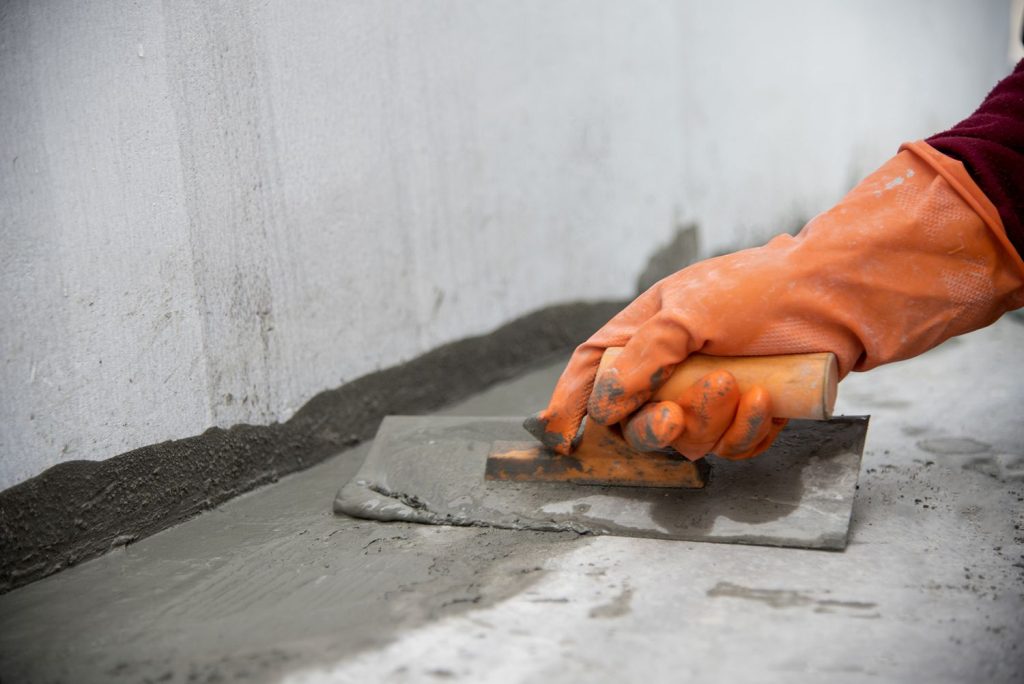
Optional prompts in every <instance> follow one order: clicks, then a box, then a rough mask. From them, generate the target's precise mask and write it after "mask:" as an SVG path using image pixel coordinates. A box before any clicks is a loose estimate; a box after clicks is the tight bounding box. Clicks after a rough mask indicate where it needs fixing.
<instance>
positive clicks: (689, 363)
mask: <svg viewBox="0 0 1024 684" xmlns="http://www.w3.org/2000/svg"><path fill="white" fill-rule="evenodd" d="M621 351H622V347H611V348H609V349H607V350H605V353H604V357H603V358H602V359H601V366H602V367H603V366H605V365H606V364H608V363H611V361H612V360H613V359H614V358H615V357H616V356H618V355H619V353H620V352H621ZM715 370H727V371H729V372H730V373H732V374H733V375H734V376H735V377H736V381H737V382H738V383H739V386H740V391H741V392H745V391H746V390H747V389H748V388H749V387H751V386H752V385H760V386H761V387H763V388H765V389H766V390H768V393H769V394H771V395H772V406H773V411H772V413H773V414H774V415H775V416H776V417H778V418H806V419H810V420H828V419H829V418H831V417H832V408H833V407H834V406H835V403H836V388H837V385H838V384H839V369H838V366H837V364H836V356H835V354H833V353H831V352H820V353H815V354H784V355H779V356H708V355H706V354H692V355H691V356H690V357H688V358H687V359H686V360H685V361H683V362H682V363H681V364H679V365H678V366H676V369H675V370H674V371H673V372H672V376H671V377H669V379H668V381H667V382H665V384H664V385H662V386H661V389H660V390H658V392H657V393H656V394H655V395H654V400H657V401H666V400H667V401H671V400H675V399H677V398H678V397H679V396H680V395H681V394H682V393H683V392H684V391H686V389H687V388H688V387H690V386H691V385H693V384H694V383H695V382H697V381H698V380H700V379H701V378H702V377H704V376H705V375H707V374H708V373H710V372H711V371H715Z"/></svg>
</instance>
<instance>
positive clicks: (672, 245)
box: [636, 224, 700, 293]
mask: <svg viewBox="0 0 1024 684" xmlns="http://www.w3.org/2000/svg"><path fill="white" fill-rule="evenodd" d="M699 252H700V244H699V242H698V236H697V226H695V225H693V224H690V225H687V226H680V227H679V228H678V229H677V230H676V234H675V235H674V236H672V239H671V240H670V241H669V242H668V244H665V245H662V246H661V247H659V248H658V249H657V251H655V252H654V254H653V255H651V258H650V259H649V260H648V261H647V265H646V266H645V267H644V270H643V271H642V272H641V273H640V277H639V278H637V279H636V290H637V292H638V293H639V292H644V291H645V290H647V289H648V288H650V287H651V285H654V284H655V283H656V282H658V281H659V280H661V279H662V278H666V277H668V276H670V275H672V274H673V273H675V272H676V271H678V270H679V269H681V268H685V267H687V266H689V265H690V264H692V263H694V262H696V261H697V258H698V255H699Z"/></svg>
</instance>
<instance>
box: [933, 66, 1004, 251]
mask: <svg viewBox="0 0 1024 684" xmlns="http://www.w3.org/2000/svg"><path fill="white" fill-rule="evenodd" d="M927 142H928V144H929V145H931V146H932V147H934V148H935V149H937V150H938V151H939V152H942V153H943V154H945V155H946V156H948V157H952V158H953V159H957V160H959V161H961V162H963V165H964V166H965V167H967V172H968V173H969V174H971V178H973V179H974V182H975V183H977V184H978V187H979V188H981V191H982V192H984V193H985V196H986V197H988V198H989V200H990V201H991V202H992V204H994V205H995V206H996V209H998V210H999V216H1000V217H1001V218H1002V219H1003V225H1004V226H1005V227H1006V234H1007V236H1009V238H1010V241H1011V242H1013V245H1014V247H1016V248H1017V252H1018V253H1019V254H1020V255H1021V256H1024V60H1021V61H1020V62H1019V63H1018V64H1017V67H1016V68H1015V69H1014V70H1013V73H1012V74H1010V75H1009V76H1007V77H1006V78H1004V79H1003V80H1002V81H1000V82H999V83H998V84H997V85H996V87H995V88H993V89H992V92H990V93H989V94H988V97H986V98H985V101H984V102H982V103H981V106H980V107H978V110H977V111H976V112H974V114H971V115H970V116H969V117H968V118H966V119H964V120H963V121H961V122H960V123H958V124H957V125H956V126H953V127H952V128H951V129H949V130H948V131H945V132H943V133H939V134H937V135H933V136H932V137H930V138H928V140H927Z"/></svg>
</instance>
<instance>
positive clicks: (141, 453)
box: [0, 302, 623, 593]
mask: <svg viewBox="0 0 1024 684" xmlns="http://www.w3.org/2000/svg"><path fill="white" fill-rule="evenodd" d="M622 306H623V303H622V302H604V303H595V304H585V303H575V304H566V305H563V306H555V307H550V308H547V309H544V310H542V311H538V312H536V313H533V314H530V315H528V316H524V317H523V318H520V319H518V320H515V321H513V322H511V323H509V324H507V325H505V326H503V327H501V328H499V329H497V330H495V331H494V332H492V333H490V334H488V335H483V336H481V337H475V338H470V339H466V340H461V341H459V342H455V343H452V344H449V345H445V346H443V347H441V348H439V349H436V350H434V351H432V352H430V353H428V354H425V355H424V356H422V357H419V358H417V359H415V360H413V361H410V362H408V363H405V364H402V365H400V366H397V367H394V368H389V369H386V370H383V371H380V372H377V373H372V374H370V375H367V376H364V377H362V378H359V379H358V380H355V381H353V382H351V383H348V384H346V385H344V386H342V387H339V388H337V389H333V390H329V391H325V392H322V393H320V394H318V395H317V396H315V397H314V398H312V399H311V400H310V401H309V402H307V403H306V404H305V405H304V406H303V407H302V408H301V409H300V410H299V411H298V412H297V413H296V414H295V415H294V416H293V417H292V418H291V419H290V420H288V421H287V422H286V423H283V424H273V425H260V426H257V425H239V426H235V427H233V428H231V429H228V430H223V429H219V428H213V429H210V430H207V431H206V432H204V433H203V434H201V435H198V436H195V437H190V438H187V439H181V440H176V441H171V442H164V443H161V444H155V445H152V446H147V447H144V448H141V449H136V450H134V451H131V452H128V453H125V454H121V455H119V456H116V457H113V458H110V459H107V460H103V461H73V462H68V463H63V464H60V465H58V466H55V467H53V468H50V469H49V470H47V471H46V472H44V473H42V474H41V475H39V476H38V477H35V478H32V479H31V480H28V481H26V482H23V483H21V484H19V485H16V486H14V487H11V488H10V489H7V490H5V491H3V492H0V549H2V553H0V593H2V592H4V591H8V590H10V589H12V588H14V587H17V586H20V585H23V584H26V583H28V582H32V581H34V580H37V579H39V578H41V577H45V576H46V575H49V574H52V573H54V572H57V571H58V570H61V569H63V568H66V567H68V566H71V565H74V564H76V563H78V562H81V561H82V560H85V559H88V558H92V557H95V556H98V555H100V554H102V553H106V552H108V551H110V550H111V549H114V548H118V547H121V546H124V545H125V544H129V543H132V542H134V541H137V540H139V539H142V538H145V537H147V536H149V535H151V534H153V533H155V532H158V531H160V530H162V529H165V528H167V527H170V526H171V525H174V524H177V523H179V522H181V521H183V520H186V519H188V518H191V517H192V516H194V515H196V514H197V513H200V512H201V511H204V510H208V509H210V508H213V507H215V506H217V505H218V504H220V503H222V502H224V501H227V500H229V499H231V498H233V497H235V496H238V495H239V494H241V493H244V492H247V491H250V490H252V489H254V488H256V487H259V486H261V485H265V484H268V483H271V482H275V481H276V480H277V479H278V478H280V477H281V476H283V475H286V474H288V473H291V472H295V471H298V470H302V469H303V468H308V467H310V466H311V465H314V464H316V463H319V462H321V461H323V460H324V459H325V458H327V457H328V456H330V455H333V454H336V453H337V452H338V451H339V450H341V449H343V448H345V447H348V446H353V445H355V444H359V443H360V442H363V441H365V440H367V439H370V438H371V437H372V436H373V434H374V433H375V432H376V430H377V426H378V425H379V424H380V421H381V419H382V418H383V417H384V416H385V415H387V414H391V413H418V412H426V411H430V410H432V409H436V408H437V407H439V406H442V405H444V404H446V403H448V402H451V401H455V400H458V399H460V398H462V397H465V396H467V395H470V394H472V393H473V392H479V391H480V390H482V389H484V388H486V387H488V386H490V385H492V384H493V383H495V382H498V381H501V380H503V379H506V378H510V377H513V376H515V375H517V374H520V373H522V372H523V371H524V370H526V369H528V368H530V367H533V366H536V364H537V363H538V360H540V361H543V360H544V359H545V358H550V356H551V355H552V354H559V353H564V352H566V351H567V350H570V349H571V348H572V347H574V346H575V345H576V344H578V343H579V342H580V341H582V340H583V339H585V338H586V337H587V336H588V335H589V334H590V333H592V332H593V331H594V330H596V329H597V328H598V327H600V326H601V325H602V324H604V322H605V321H607V320H608V319H609V318H610V317H611V316H612V315H614V314H615V313H616V312H617V311H618V310H619V309H620V308H621V307H622Z"/></svg>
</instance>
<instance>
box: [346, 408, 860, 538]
mask: <svg viewBox="0 0 1024 684" xmlns="http://www.w3.org/2000/svg"><path fill="white" fill-rule="evenodd" d="M522 423H523V419H522V417H518V418H472V417H469V418H459V417H452V416H422V417H417V416H388V417H387V418H385V419H384V422H383V423H381V426H380V430H378V431H377V437H376V438H375V439H374V444H373V448H372V449H371V450H370V454H369V456H368V457H367V458H366V461H365V462H364V463H363V467H362V468H361V469H360V470H359V472H358V473H356V475H355V477H354V478H353V479H352V480H351V481H350V482H349V483H348V484H346V485H345V486H344V487H343V488H342V489H341V491H339V492H338V496H337V497H336V498H335V500H334V510H335V512H337V513H341V514H347V515H351V516H355V517H358V518H369V519H373V520H384V521H395V520H401V521H408V522H418V523H427V524H433V525H464V526H491V527H500V528H505V529H516V530H547V531H568V532H578V533H580V534H616V535H621V536H627V537H651V538H654V539H677V540H690V541H718V542H734V543H743V544H765V545H769V546H795V547H803V548H821V549H842V548H844V547H845V546H846V533H847V529H848V527H849V524H850V512H851V511H852V510H853V500H854V494H855V488H856V486H857V474H858V473H859V472H860V461H861V451H862V449H863V447H864V436H865V433H866V431H867V424H868V421H867V419H866V418H837V419H835V420H833V421H829V422H816V421H799V420H798V421H791V422H790V424H789V425H787V426H786V429H785V430H784V431H783V433H782V434H781V435H780V437H779V439H778V440H776V442H775V444H774V445H772V448H771V449H769V450H768V451H767V452H766V453H764V454H763V455H761V456H759V457H758V458H756V459H753V460H752V461H749V462H744V461H736V462H733V461H726V460H723V459H713V460H714V463H713V464H712V470H711V477H710V481H709V482H708V484H707V486H706V487H705V488H704V489H661V488H650V487H604V486H587V485H573V484H564V483H555V482H543V483H541V482H534V483H526V482H488V481H486V480H484V467H485V465H486V461H487V455H488V453H489V452H490V450H491V447H492V445H493V443H494V442H495V441H498V440H507V441H524V440H528V439H530V438H529V436H528V435H527V434H526V433H525V432H524V430H523V428H522Z"/></svg>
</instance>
